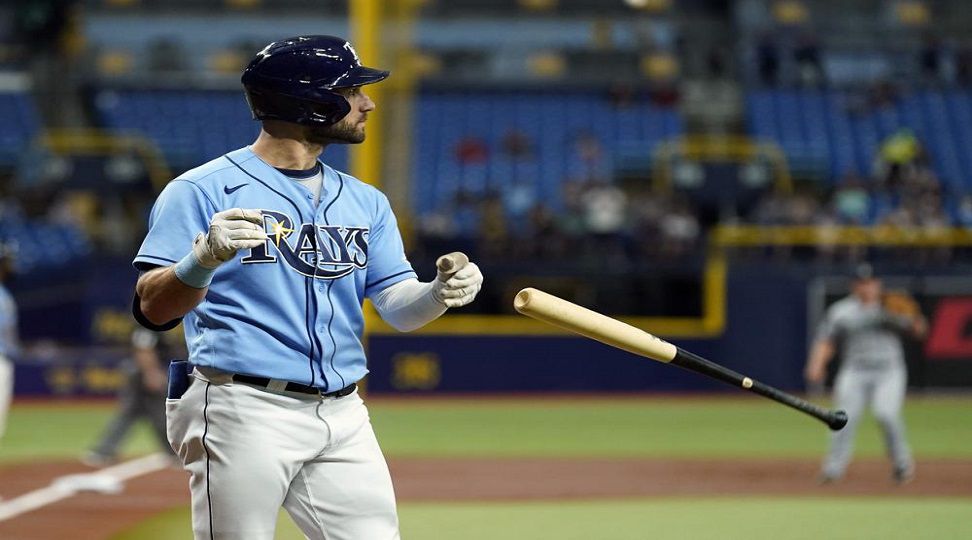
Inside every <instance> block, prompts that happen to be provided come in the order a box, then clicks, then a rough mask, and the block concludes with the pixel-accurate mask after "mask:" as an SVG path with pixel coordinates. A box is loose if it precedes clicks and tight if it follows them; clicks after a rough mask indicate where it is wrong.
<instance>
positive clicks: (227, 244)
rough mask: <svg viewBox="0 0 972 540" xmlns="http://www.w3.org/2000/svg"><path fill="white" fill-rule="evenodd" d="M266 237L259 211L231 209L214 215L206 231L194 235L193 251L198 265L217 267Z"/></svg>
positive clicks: (264, 240) (260, 242)
mask: <svg viewBox="0 0 972 540" xmlns="http://www.w3.org/2000/svg"><path fill="white" fill-rule="evenodd" d="M267 239H268V237H267V233H266V231H265V230H264V228H263V213H262V212H260V211H259V210H254V209H243V208H233V209H230V210H224V211H222V212H219V213H217V214H215V215H213V219H212V220H211V221H210V222H209V232H208V233H205V234H204V233H199V235H198V236H196V239H195V240H193V243H192V251H193V253H194V254H195V255H196V258H197V259H198V260H199V263H200V264H201V265H203V266H205V267H207V268H216V267H217V266H219V265H221V264H223V263H224V262H226V261H228V260H230V259H232V258H233V257H235V256H236V252H237V251H239V250H241V249H250V248H255V247H257V246H259V245H260V244H262V243H264V242H266V241H267Z"/></svg>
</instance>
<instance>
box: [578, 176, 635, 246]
mask: <svg viewBox="0 0 972 540" xmlns="http://www.w3.org/2000/svg"><path fill="white" fill-rule="evenodd" d="M581 205H582V208H583V215H584V229H585V231H586V233H587V235H588V242H587V246H586V250H585V251H586V254H587V256H588V258H590V259H591V260H618V259H622V258H624V256H625V253H624V251H625V249H624V247H625V246H624V240H625V232H626V226H627V217H628V216H627V212H628V197H627V195H626V194H625V192H624V191H622V190H621V189H620V188H618V187H617V186H615V185H614V184H612V183H610V182H608V181H605V180H596V181H592V182H590V183H588V185H587V189H586V190H585V191H584V192H583V194H582V195H581Z"/></svg>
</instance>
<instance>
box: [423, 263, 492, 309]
mask: <svg viewBox="0 0 972 540" xmlns="http://www.w3.org/2000/svg"><path fill="white" fill-rule="evenodd" d="M482 288H483V273H482V272H480V271H479V267H478V266H476V263H474V262H467V263H465V264H464V265H462V266H459V267H458V269H453V270H452V271H450V272H443V271H442V270H439V272H438V275H437V276H436V278H435V280H434V281H433V282H432V297H433V298H435V300H436V301H437V302H439V303H440V304H443V305H444V306H446V307H450V308H453V307H460V306H464V305H466V304H468V303H470V302H472V301H473V300H474V299H475V298H476V295H477V294H478V293H479V289H482Z"/></svg>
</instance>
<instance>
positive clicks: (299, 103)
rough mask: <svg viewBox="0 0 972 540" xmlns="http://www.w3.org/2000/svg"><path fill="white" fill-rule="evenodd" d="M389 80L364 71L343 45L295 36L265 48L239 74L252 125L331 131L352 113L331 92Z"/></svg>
mask: <svg viewBox="0 0 972 540" xmlns="http://www.w3.org/2000/svg"><path fill="white" fill-rule="evenodd" d="M387 76H388V72H387V71H382V70H378V69H372V68H369V67H365V66H362V65H361V60H359V59H358V53H356V52H355V51H354V48H353V47H352V46H351V44H350V43H348V41H347V40H344V39H341V38H339V37H334V36H298V37H292V38H287V39H284V40H281V41H274V42H273V43H271V44H269V45H267V46H266V47H264V49H263V50H262V51H260V52H259V53H257V55H256V57H255V58H254V59H253V60H252V61H250V64H249V65H248V66H246V69H245V70H243V78H242V81H243V88H244V89H245V91H246V101H247V103H248V104H249V105H250V111H251V112H252V113H253V118H254V119H256V120H283V121H285V122H294V123H297V124H302V125H305V126H330V125H333V124H336V123H338V122H339V121H341V119H342V118H344V117H345V116H346V115H347V114H348V113H349V112H351V104H350V103H348V100H347V99H345V97H344V96H342V95H341V94H339V93H337V92H334V90H336V89H339V88H348V87H352V86H362V85H365V84H371V83H376V82H378V81H380V80H382V79H384V78H385V77H387Z"/></svg>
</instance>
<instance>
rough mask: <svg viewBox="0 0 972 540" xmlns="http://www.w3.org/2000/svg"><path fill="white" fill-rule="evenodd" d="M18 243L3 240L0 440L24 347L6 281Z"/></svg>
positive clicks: (0, 261)
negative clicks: (17, 359)
mask: <svg viewBox="0 0 972 540" xmlns="http://www.w3.org/2000/svg"><path fill="white" fill-rule="evenodd" d="M16 252H17V246H16V244H13V243H10V242H6V243H0V439H3V434H4V431H6V427H7V413H8V412H9V411H10V401H11V400H12V399H13V383H14V380H13V377H14V370H13V360H11V359H12V357H13V356H14V355H16V354H17V352H18V351H19V349H20V341H19V339H18V338H17V304H16V303H15V302H14V299H13V296H12V295H11V294H10V291H8V290H7V287H6V283H7V280H8V279H9V278H10V276H12V275H13V268H14V259H15V257H16Z"/></svg>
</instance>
